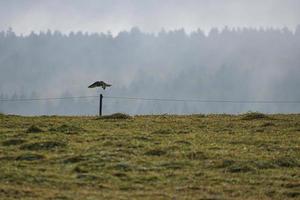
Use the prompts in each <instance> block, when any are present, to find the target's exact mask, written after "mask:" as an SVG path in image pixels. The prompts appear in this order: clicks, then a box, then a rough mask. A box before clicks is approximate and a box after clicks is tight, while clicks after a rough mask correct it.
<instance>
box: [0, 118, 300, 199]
mask: <svg viewBox="0 0 300 200" xmlns="http://www.w3.org/2000/svg"><path fill="white" fill-rule="evenodd" d="M246 117H248V118H245V116H228V115H208V116H203V115H194V116H138V117H134V118H131V119H96V118H95V117H56V116H53V117H20V116H5V115H0V163H1V165H0V199H20V198H22V199H99V198H100V197H102V198H107V199H111V198H114V199H116V198H117V199H126V198H130V199H134V198H136V199H142V198H143V199H174V198H175V199H288V198H291V199H300V115H272V116H264V115H261V116H260V115H255V114H254V115H253V116H250V117H249V116H246ZM31 125H35V126H36V127H31V128H30V126H31ZM38 128H40V129H42V131H43V132H39V129H38Z"/></svg>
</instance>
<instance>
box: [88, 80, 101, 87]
mask: <svg viewBox="0 0 300 200" xmlns="http://www.w3.org/2000/svg"><path fill="white" fill-rule="evenodd" d="M99 86H100V82H99V81H96V82H95V83H93V84H92V85H90V86H89V88H94V87H99Z"/></svg>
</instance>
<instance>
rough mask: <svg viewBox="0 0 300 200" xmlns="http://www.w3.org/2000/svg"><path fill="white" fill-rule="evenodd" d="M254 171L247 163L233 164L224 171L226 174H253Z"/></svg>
mask: <svg viewBox="0 0 300 200" xmlns="http://www.w3.org/2000/svg"><path fill="white" fill-rule="evenodd" d="M255 170H256V169H255V168H254V167H253V166H251V165H249V164H248V163H243V162H241V163H235V164H233V165H231V166H229V167H228V168H227V169H225V171H226V172H230V173H246V172H254V171H255Z"/></svg>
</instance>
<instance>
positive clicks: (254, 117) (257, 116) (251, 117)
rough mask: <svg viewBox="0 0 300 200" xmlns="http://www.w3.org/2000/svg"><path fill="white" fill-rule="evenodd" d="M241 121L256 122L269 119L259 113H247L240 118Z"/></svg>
mask: <svg viewBox="0 0 300 200" xmlns="http://www.w3.org/2000/svg"><path fill="white" fill-rule="evenodd" d="M241 119H242V120H257V119H270V117H269V116H267V115H265V114H263V113H259V112H249V113H246V114H243V115H242V116H241Z"/></svg>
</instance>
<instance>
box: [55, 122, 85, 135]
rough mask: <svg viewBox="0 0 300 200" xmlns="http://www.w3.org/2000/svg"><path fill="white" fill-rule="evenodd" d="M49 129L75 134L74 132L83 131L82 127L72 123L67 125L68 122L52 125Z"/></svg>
mask: <svg viewBox="0 0 300 200" xmlns="http://www.w3.org/2000/svg"><path fill="white" fill-rule="evenodd" d="M49 131H51V132H61V133H66V134H75V133H79V132H83V131H85V130H84V129H83V128H81V127H77V126H74V125H68V124H63V125H61V126H59V127H56V128H54V127H52V128H50V129H49Z"/></svg>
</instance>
